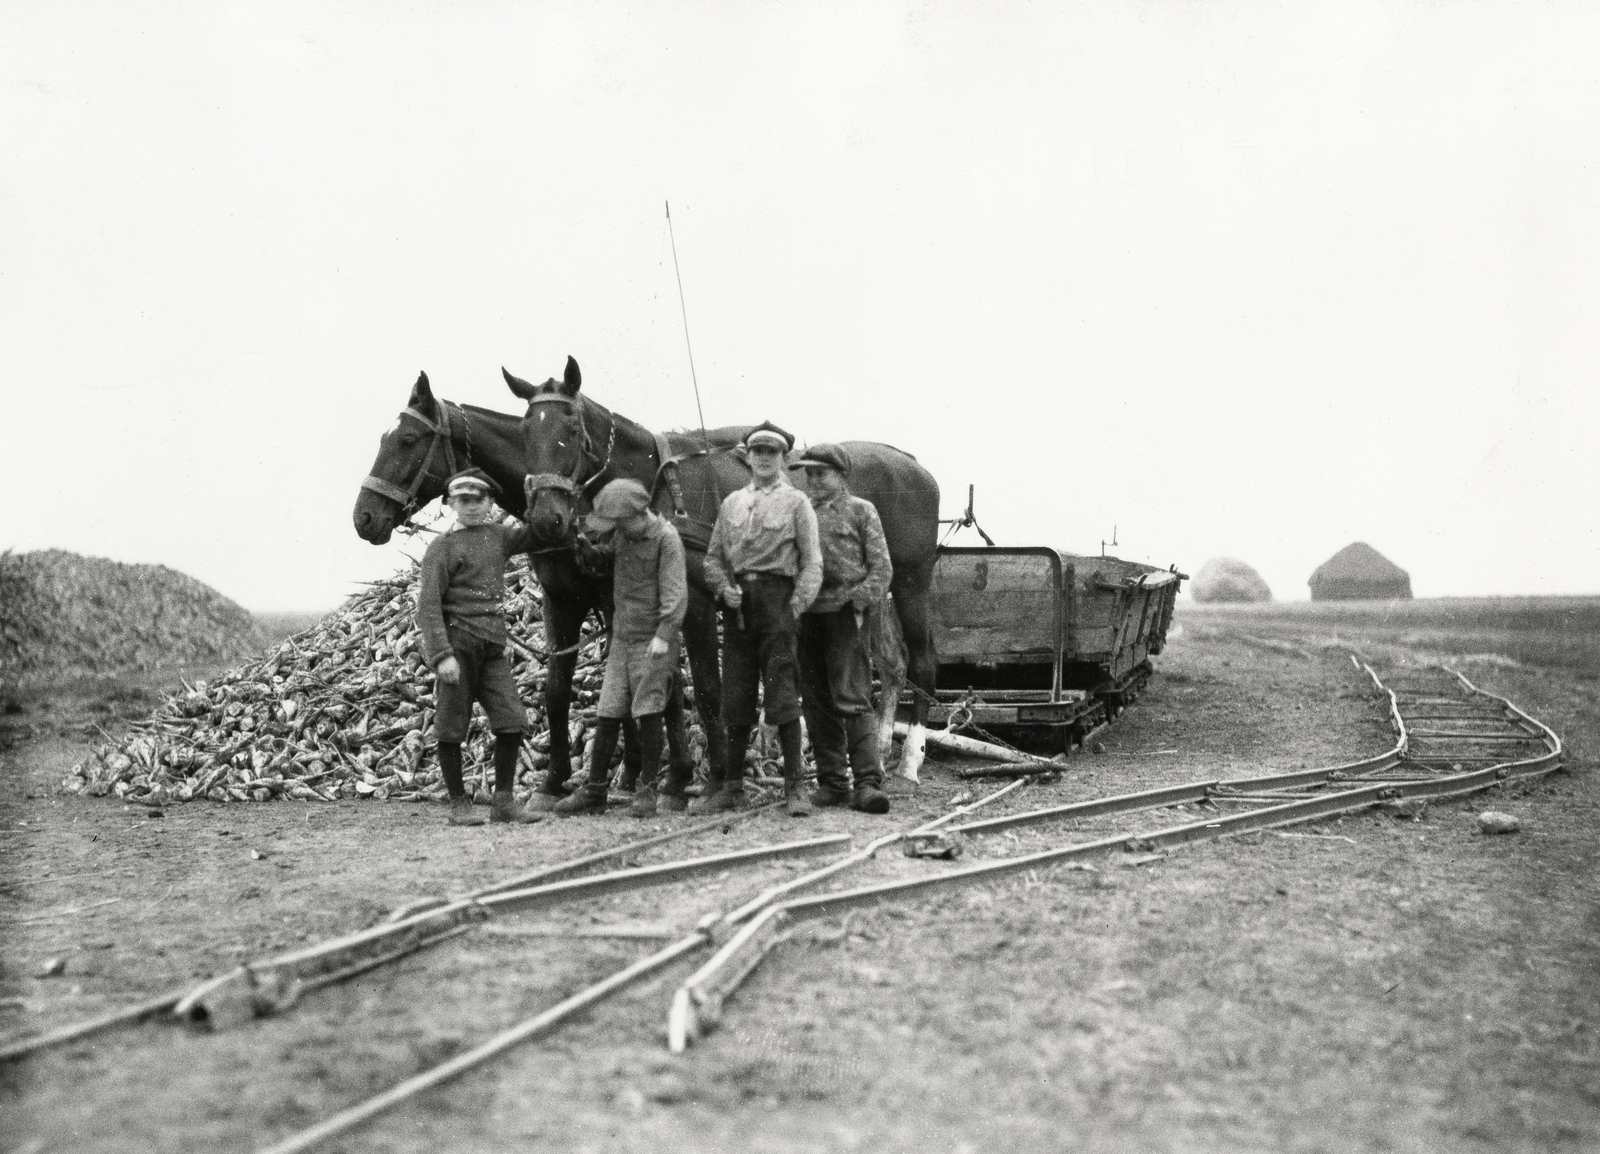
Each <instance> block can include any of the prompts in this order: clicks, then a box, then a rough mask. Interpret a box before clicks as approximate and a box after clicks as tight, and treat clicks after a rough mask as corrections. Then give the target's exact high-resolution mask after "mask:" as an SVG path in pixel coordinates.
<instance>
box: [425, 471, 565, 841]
mask: <svg viewBox="0 0 1600 1154" xmlns="http://www.w3.org/2000/svg"><path fill="white" fill-rule="evenodd" d="M499 492H500V486H499V485H497V484H495V482H494V479H493V478H491V477H490V476H489V475H488V474H487V473H485V472H484V471H483V470H482V469H477V468H473V469H464V470H462V471H461V472H459V473H457V474H456V475H455V476H453V477H451V478H450V480H449V481H448V482H447V483H446V500H447V501H448V503H449V505H450V508H451V510H452V511H453V512H454V513H455V515H456V521H457V522H458V524H457V526H456V528H455V529H454V530H453V531H452V532H449V533H444V534H442V535H440V536H439V537H436V538H435V539H434V540H433V542H432V544H430V545H429V546H428V549H427V552H425V553H424V554H423V555H422V588H421V590H420V591H419V592H418V594H417V626H418V628H420V629H421V631H422V656H423V658H424V659H425V660H426V661H427V662H428V664H429V665H431V666H433V669H434V672H435V674H436V675H437V678H438V680H437V682H436V686H435V688H436V701H435V705H434V710H435V712H434V715H433V732H434V736H435V738H437V740H438V742H439V768H440V770H442V771H443V773H444V783H445V788H446V789H447V790H448V791H449V793H450V816H449V821H450V824H451V825H482V824H483V823H484V820H483V818H481V817H479V816H478V815H477V814H475V813H474V812H473V810H472V799H471V798H470V797H468V796H467V791H466V785H465V783H464V782H463V781H462V780H461V743H462V742H463V741H465V740H466V737H467V723H468V722H470V721H471V720H472V703H473V701H474V700H476V701H478V702H479V703H480V704H482V706H483V711H484V713H486V714H488V717H489V728H490V729H491V730H493V731H494V800H493V804H492V805H491V807H490V810H489V816H490V818H491V819H492V820H494V821H500V822H513V821H520V822H536V821H542V820H543V819H544V814H542V813H539V812H537V811H534V810H529V809H521V810H519V809H518V808H517V806H516V804H515V801H514V800H513V798H512V793H511V789H512V786H513V784H514V783H515V781H516V772H517V753H518V751H519V750H520V749H521V748H522V729H523V726H524V725H525V724H526V723H527V714H526V713H525V712H524V710H523V706H522V699H521V697H519V696H518V695H517V683H516V681H515V680H513V679H512V676H511V662H510V661H509V660H507V659H506V655H505V647H506V640H507V637H506V623H505V614H504V612H503V610H502V607H501V602H502V600H503V599H504V597H505V570H506V562H507V561H508V560H510V558H511V557H512V556H513V555H514V554H517V553H521V552H523V551H524V550H526V549H527V548H529V545H530V540H529V533H528V529H527V527H526V526H522V527H519V528H516V529H513V528H511V527H510V526H508V525H504V524H501V523H500V522H497V521H493V520H491V517H492V513H491V508H492V506H491V505H490V502H489V499H490V498H491V497H493V496H496V495H498V494H499Z"/></svg>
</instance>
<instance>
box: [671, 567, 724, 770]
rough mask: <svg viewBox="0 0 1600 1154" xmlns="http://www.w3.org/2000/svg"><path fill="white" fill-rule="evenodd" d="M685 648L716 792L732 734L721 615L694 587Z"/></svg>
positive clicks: (685, 628) (685, 621) (686, 620)
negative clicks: (720, 647)
mask: <svg viewBox="0 0 1600 1154" xmlns="http://www.w3.org/2000/svg"><path fill="white" fill-rule="evenodd" d="M683 647H684V649H685V651H687V653H688V654H689V676H690V677H692V678H693V679H694V708H695V712H696V713H698V714H699V715H700V729H701V732H702V733H704V734H705V737H706V782H707V788H708V789H710V790H715V789H716V788H717V786H719V785H721V784H722V782H723V780H724V779H725V778H726V776H727V767H728V735H727V733H726V731H724V730H723V728H722V669H721V666H719V665H718V664H717V612H716V608H715V606H713V605H712V603H711V598H709V597H707V596H706V595H705V594H704V593H703V592H701V591H700V590H699V589H696V588H692V587H691V588H690V590H689V610H688V612H687V613H685V614H684V618H683ZM672 764H673V776H672V780H674V781H675V780H676V779H677V775H678V772H679V771H678V764H679V763H678V761H677V759H676V758H674V759H673V763H672ZM685 784H687V783H685Z"/></svg>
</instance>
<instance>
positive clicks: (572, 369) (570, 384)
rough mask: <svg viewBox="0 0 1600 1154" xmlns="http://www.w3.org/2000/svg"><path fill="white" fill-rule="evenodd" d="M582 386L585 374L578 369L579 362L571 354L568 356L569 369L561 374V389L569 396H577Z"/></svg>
mask: <svg viewBox="0 0 1600 1154" xmlns="http://www.w3.org/2000/svg"><path fill="white" fill-rule="evenodd" d="M582 387H583V374H582V373H580V372H579V371H578V362H577V361H575V360H573V359H572V358H571V357H570V356H569V357H567V371H566V372H565V373H563V374H562V376H561V391H562V392H563V393H565V394H567V396H569V397H575V396H577V395H578V390H579V389H581V388H582Z"/></svg>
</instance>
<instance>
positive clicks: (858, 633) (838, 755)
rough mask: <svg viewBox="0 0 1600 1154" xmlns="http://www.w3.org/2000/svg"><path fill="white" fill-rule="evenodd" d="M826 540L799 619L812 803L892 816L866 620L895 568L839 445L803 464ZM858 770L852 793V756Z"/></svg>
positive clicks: (809, 453)
mask: <svg viewBox="0 0 1600 1154" xmlns="http://www.w3.org/2000/svg"><path fill="white" fill-rule="evenodd" d="M800 464H801V465H803V466H805V470H806V479H807V483H808V487H809V489H810V495H811V506H812V509H813V510H814V511H815V512H816V515H817V535H818V537H819V538H820V540H821V543H822V590H821V591H820V592H819V593H818V594H817V599H816V600H815V601H813V602H812V603H811V607H810V608H809V609H808V610H806V612H805V615H804V616H802V617H801V618H800V637H799V650H800V693H801V696H802V697H803V698H804V701H805V718H806V729H807V730H808V731H809V732H810V734H811V752H812V753H813V754H814V755H815V756H816V759H817V790H816V792H815V793H813V794H812V795H811V801H812V802H813V804H815V805H819V806H829V805H848V806H850V807H851V808H852V809H858V810H862V811H863V812H865V813H888V812H889V797H888V795H887V794H885V793H884V792H883V789H882V786H883V763H882V760H881V758H880V756H879V754H878V726H877V718H876V717H874V716H873V712H872V664H871V661H870V659H869V657H868V654H867V635H866V630H865V628H864V627H865V625H866V615H867V614H868V613H869V612H880V611H881V610H882V606H881V604H880V603H881V602H882V600H883V595H884V594H885V593H887V592H888V591H889V581H890V579H891V578H892V577H893V576H894V568H893V566H892V565H890V563H889V544H888V542H887V541H885V540H884V536H883V524H882V522H880V521H879V519H878V510H877V509H875V508H874V507H873V505H872V502H870V501H863V500H862V499H861V498H860V497H856V496H853V495H852V494H850V493H848V492H846V491H845V479H846V478H847V477H848V476H849V474H850V455H849V454H848V453H846V452H845V451H844V450H843V449H842V448H840V447H839V446H838V445H812V446H811V448H809V449H807V450H806V451H805V454H804V455H803V456H802V457H801V458H800ZM847 749H848V751H849V762H850V770H851V771H853V772H854V774H855V786H854V788H853V789H852V788H851V783H850V778H849V776H848V775H847V772H846V769H845V757H846V750H847Z"/></svg>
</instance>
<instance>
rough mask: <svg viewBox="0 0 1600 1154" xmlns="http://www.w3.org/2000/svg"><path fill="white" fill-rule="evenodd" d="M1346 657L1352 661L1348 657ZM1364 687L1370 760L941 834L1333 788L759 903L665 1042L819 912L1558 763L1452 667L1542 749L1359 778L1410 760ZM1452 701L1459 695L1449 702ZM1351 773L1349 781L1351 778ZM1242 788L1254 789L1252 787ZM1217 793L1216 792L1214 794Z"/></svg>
mask: <svg viewBox="0 0 1600 1154" xmlns="http://www.w3.org/2000/svg"><path fill="white" fill-rule="evenodd" d="M1354 660H1355V659H1354V658H1352V661H1354ZM1356 665H1357V668H1358V669H1361V670H1364V671H1365V672H1366V674H1367V675H1368V676H1369V677H1370V678H1371V680H1372V683H1373V685H1374V686H1375V687H1376V688H1377V689H1378V690H1379V691H1381V692H1382V693H1383V694H1384V695H1385V696H1386V697H1387V698H1388V702H1389V717H1390V722H1391V724H1392V725H1393V726H1394V729H1395V733H1396V741H1395V744H1394V746H1393V747H1391V748H1390V749H1389V750H1387V751H1385V752H1384V753H1382V754H1379V755H1378V756H1376V757H1373V758H1368V759H1366V760H1364V761H1360V762H1353V763H1350V764H1349V765H1347V766H1341V767H1337V768H1336V769H1325V770H1309V771H1305V772H1301V773H1293V774H1274V775H1270V776H1266V777H1256V778H1245V779H1236V780H1233V781H1227V782H1223V781H1208V782H1192V783H1189V784H1187V785H1179V786H1168V787H1163V788H1161V789H1153V790H1146V791H1144V792H1143V793H1136V794H1124V795H1121V796H1118V797H1111V798H1101V799H1096V800H1093V801H1088V802H1078V803H1074V804H1071V805H1063V806H1054V807H1051V808H1049V809H1043V810H1035V811H1032V812H1030V813H1022V814H1012V815H1006V816H1002V817H998V818H991V819H988V820H985V821H979V822H971V823H969V824H967V825H964V826H954V827H952V828H951V829H950V830H949V831H948V832H950V833H965V834H971V833H982V832H992V831H994V830H997V829H1003V828H1007V827H1011V826H1016V825H1024V824H1030V823H1036V822H1045V821H1051V820H1059V819H1063V818H1074V817H1078V818H1082V817H1090V816H1096V817H1098V816H1107V815H1111V814H1119V813H1132V812H1138V811H1140V810H1147V809H1157V808H1165V807H1167V806H1172V805H1181V804H1185V803H1192V802H1196V801H1206V800H1211V799H1212V798H1213V795H1214V794H1217V795H1219V798H1218V799H1219V800H1221V799H1226V800H1241V801H1271V800H1274V799H1273V798H1269V797H1262V796H1261V793H1260V792H1257V791H1261V792H1267V793H1277V794H1278V796H1279V797H1281V796H1282V794H1281V792H1279V791H1282V790H1283V789H1285V788H1286V787H1290V786H1291V785H1298V786H1303V787H1314V786H1323V785H1326V786H1334V787H1336V788H1335V791H1334V792H1330V793H1323V794H1320V795H1314V796H1308V797H1301V798H1296V799H1295V800H1289V801H1283V802H1281V803H1280V804H1267V805H1264V806H1263V807H1262V808H1260V809H1253V810H1248V811H1245V812H1242V813H1236V814H1230V815H1226V816H1218V817H1214V818H1206V819H1203V820H1200V821H1194V822H1186V823H1183V824H1180V825H1174V826H1168V827H1166V828H1164V829H1157V830H1153V831H1151V832H1148V833H1143V834H1136V835H1133V836H1128V835H1125V834H1117V835H1113V836H1109V837H1103V838H1099V839H1096V840H1093V841H1087V842H1081V843H1078V844H1069V845H1065V846H1060V847H1057V848H1054V849H1047V850H1043V851H1040V852H1038V853H1032V854H1024V855H1020V856H1017V857H1009V858H1003V859H1000V860H998V861H991V862H984V863H981V864H979V865H974V866H967V867H965V868H961V869H954V870H948V871H945V872H943V873H939V874H932V875H928V876H925V877H920V878H912V879H908V880H904V881H894V882H884V883H880V884H877V885H870V886H861V887H858V888H856V889H852V890H845V891H842V892H835V893H828V894H821V895H817V896H813V897H801V898H790V899H789V900H786V901H783V902H778V903H775V904H771V905H768V906H767V907H766V908H765V909H763V910H761V911H760V913H759V914H758V915H757V916H755V917H754V918H753V919H752V920H751V921H749V922H748V923H747V924H745V925H744V926H743V927H742V928H741V929H740V930H739V931H738V932H737V933H736V934H735V935H734V936H733V937H732V938H730V939H729V940H728V941H727V942H725V943H724V944H723V946H722V947H721V948H720V949H719V950H718V951H717V952H716V954H714V955H713V956H712V957H711V958H710V959H709V960H708V961H707V962H706V963H705V965H703V966H701V967H700V969H698V970H697V971H695V973H694V974H692V975H690V977H689V979H688V980H687V981H685V983H684V984H683V986H682V987H680V988H679V989H678V991H677V992H676V993H675V994H674V996H673V999H672V1005H671V1009H670V1010H669V1012H668V1017H667V1039H668V1045H669V1047H670V1048H671V1049H672V1050H674V1051H675V1052H676V1051H681V1050H682V1049H684V1048H685V1047H686V1046H687V1045H688V1044H689V1043H690V1042H691V1041H693V1040H694V1039H696V1038H699V1037H702V1036H704V1034H705V1033H707V1032H708V1031H709V1030H711V1029H713V1028H714V1027H715V1026H716V1024H717V1022H718V1021H719V1020H720V1019H721V1016H722V1011H723V1005H724V1003H725V1002H726V1000H727V999H728V997H730V996H731V995H732V994H733V992H734V991H735V990H736V989H737V988H738V987H739V985H740V984H741V983H742V982H743V981H744V979H745V978H746V977H748V976H749V974H750V973H751V972H752V971H753V970H754V969H755V968H756V967H757V966H758V965H760V963H761V961H762V959H763V958H765V957H766V956H767V954H768V953H770V952H771V951H772V950H773V949H774V948H775V947H776V946H777V945H778V944H779V943H780V942H782V941H784V940H785V938H786V936H787V935H786V929H787V927H788V926H789V925H790V924H792V923H793V922H795V921H797V920H801V919H806V918H815V917H827V916H831V915H834V914H838V913H842V912H843V911H845V910H848V909H854V908H858V907H860V906H864V905H873V904H877V903H879V902H884V901H894V900H899V899H904V898H907V897H913V896H917V895H920V894H922V893H926V892H928V891H931V890H941V889H945V888H949V887H953V886H960V885H969V884H974V883H977V882H982V881H987V880H989V879H991V878H995V877H999V876H1003V875H1005V874H1009V873H1016V872H1018V871H1021V870H1028V869H1036V868H1039V867H1041V866H1050V865H1058V864H1060V863H1062V862H1065V861H1070V860H1072V859H1074V858H1081V857H1086V856H1091V855H1097V854H1103V853H1107V852H1112V851H1115V850H1118V849H1122V850H1126V851H1128V852H1133V853H1140V852H1146V853H1147V852H1157V851H1169V850H1173V849H1177V848H1180V847H1182V846H1186V845H1194V844H1197V843H1200V842H1206V841H1215V840H1218V839H1220V838H1224V837H1236V836H1239V835H1240V834H1246V833H1255V832H1259V831H1263V830H1269V829H1275V828H1278V827H1281V826H1287V825H1297V824H1302V823H1305V822H1310V821H1317V820H1320V819H1323V818H1328V817H1333V816H1336V815H1340V814H1346V813H1353V812H1360V811H1362V810H1367V809H1370V808H1372V807H1373V806H1375V805H1380V804H1382V803H1384V802H1388V801H1399V800H1404V799H1407V798H1447V797H1456V796H1460V795H1462V794H1467V793H1474V792H1477V791H1479V790H1483V789H1488V788H1490V787H1492V786H1495V785H1498V784H1501V783H1503V782H1505V781H1507V780H1509V779H1512V778H1519V777H1530V776H1537V775H1539V774H1543V773H1548V772H1550V771H1552V770H1554V769H1556V768H1558V767H1559V765H1560V764H1561V756H1562V750H1561V741H1560V738H1558V737H1557V736H1556V734H1555V733H1554V731H1552V730H1551V729H1550V728H1549V727H1548V726H1545V725H1544V724H1543V723H1542V722H1538V721H1536V720H1534V719H1533V718H1532V717H1529V716H1528V715H1527V714H1526V713H1524V712H1523V711H1522V710H1520V709H1518V708H1517V707H1516V706H1515V705H1513V704H1512V703H1511V702H1510V701H1508V700H1507V699H1505V698H1502V697H1496V696H1495V695H1493V694H1486V693H1484V691H1482V690H1480V689H1478V687H1477V686H1475V685H1473V684H1472V683H1471V682H1470V681H1468V680H1467V679H1466V678H1465V677H1464V676H1462V675H1461V674H1460V673H1459V672H1457V671H1455V670H1447V672H1449V673H1451V674H1453V675H1454V676H1455V677H1456V678H1457V679H1458V680H1459V682H1460V684H1461V686H1462V687H1463V688H1465V689H1466V690H1467V692H1469V693H1473V694H1482V695H1483V696H1486V697H1491V698H1494V699H1495V700H1497V701H1500V702H1502V703H1503V704H1504V705H1505V707H1506V708H1507V709H1508V710H1510V711H1511V712H1513V713H1515V714H1516V715H1517V716H1518V717H1519V718H1521V719H1523V720H1526V721H1527V722H1528V723H1529V724H1530V725H1533V726H1535V727H1537V729H1538V730H1539V734H1540V736H1539V737H1538V738H1536V739H1535V740H1538V741H1541V742H1542V743H1543V744H1544V745H1545V752H1544V753H1543V754H1542V755H1540V756H1537V757H1531V758H1525V759H1522V760H1519V761H1512V762H1498V763H1496V764H1494V765H1490V766H1487V767H1485V768H1483V769H1478V770H1472V771H1468V772H1465V773H1457V774H1451V775H1448V776H1442V777H1436V778H1409V779H1405V780H1394V779H1378V780H1370V779H1369V780H1368V781H1361V779H1362V778H1363V777H1368V775H1375V774H1378V773H1382V772H1385V771H1387V770H1390V769H1393V768H1395V767H1396V766H1398V765H1400V764H1402V763H1404V762H1407V761H1410V760H1412V759H1411V758H1409V757H1408V752H1409V750H1408V747H1409V743H1410V739H1411V738H1412V737H1413V736H1415V733H1414V731H1412V730H1410V729H1409V727H1408V725H1407V721H1406V718H1405V715H1404V712H1403V711H1402V709H1401V705H1400V701H1399V698H1398V696H1397V695H1396V693H1395V691H1394V690H1393V689H1391V688H1390V687H1388V686H1386V685H1384V683H1383V681H1382V680H1381V679H1380V678H1379V677H1378V674H1377V672H1376V671H1375V670H1373V668H1372V667H1371V665H1367V664H1362V663H1360V662H1356ZM1455 700H1456V701H1459V700H1461V699H1459V698H1457V699H1455ZM1351 779H1355V780H1353V781H1352V780H1351ZM1252 787H1254V788H1253V789H1252ZM1223 791H1225V793H1224V792H1223Z"/></svg>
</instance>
